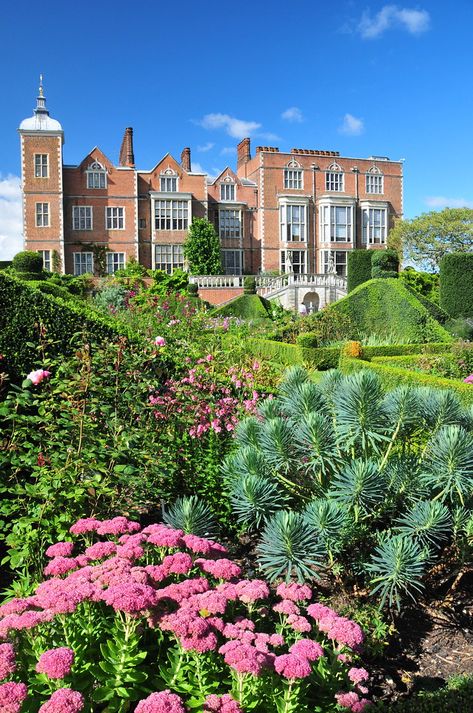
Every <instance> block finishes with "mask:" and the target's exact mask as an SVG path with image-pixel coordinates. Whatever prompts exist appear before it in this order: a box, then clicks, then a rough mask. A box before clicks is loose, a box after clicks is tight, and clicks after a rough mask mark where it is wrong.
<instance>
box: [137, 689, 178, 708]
mask: <svg viewBox="0 0 473 713" xmlns="http://www.w3.org/2000/svg"><path fill="white" fill-rule="evenodd" d="M135 713H185V708H184V704H183V703H182V700H181V698H179V696H177V695H176V694H175V693H171V691H169V690H168V689H166V690H165V691H160V692H159V693H151V695H149V696H148V697H147V698H144V699H143V700H142V701H140V702H139V703H138V705H137V706H136V708H135Z"/></svg>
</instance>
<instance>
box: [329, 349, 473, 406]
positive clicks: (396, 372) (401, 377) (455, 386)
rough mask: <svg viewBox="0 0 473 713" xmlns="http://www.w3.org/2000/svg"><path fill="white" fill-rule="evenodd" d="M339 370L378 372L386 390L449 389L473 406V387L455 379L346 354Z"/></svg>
mask: <svg viewBox="0 0 473 713" xmlns="http://www.w3.org/2000/svg"><path fill="white" fill-rule="evenodd" d="M339 368H340V369H341V370H342V371H343V372H344V373H346V374H349V373H351V372H353V371H359V370H360V369H371V370H372V371H374V372H376V373H377V374H378V376H379V377H380V379H381V382H382V384H383V386H384V387H385V388H386V389H388V390H389V389H394V388H396V386H401V384H404V385H408V386H431V387H434V388H437V389H449V390H450V391H454V392H455V393H456V395H457V396H458V398H459V399H460V401H462V403H464V404H465V405H466V406H471V405H473V385H471V384H464V383H463V382H461V381H454V380H453V379H444V378H442V377H438V376H431V375H430V374H422V373H421V372H416V371H409V369H403V368H402V367H396V366H388V365H385V364H381V363H380V362H376V361H365V360H364V359H353V358H352V357H347V356H345V355H344V354H342V355H341V356H340V361H339Z"/></svg>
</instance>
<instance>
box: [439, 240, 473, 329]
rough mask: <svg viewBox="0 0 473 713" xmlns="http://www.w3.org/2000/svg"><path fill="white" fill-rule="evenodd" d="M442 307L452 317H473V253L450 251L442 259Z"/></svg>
mask: <svg viewBox="0 0 473 713" xmlns="http://www.w3.org/2000/svg"><path fill="white" fill-rule="evenodd" d="M440 307H441V308H442V309H443V310H445V312H447V314H449V315H450V317H473V254H471V253H450V255H445V256H444V257H443V258H442V260H441V261H440Z"/></svg>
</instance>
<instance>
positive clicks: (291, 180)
mask: <svg viewBox="0 0 473 713" xmlns="http://www.w3.org/2000/svg"><path fill="white" fill-rule="evenodd" d="M302 177H303V173H302V168H301V166H300V164H298V163H297V161H290V162H289V163H288V164H287V168H285V169H284V188H295V189H298V190H300V189H301V188H303V183H302Z"/></svg>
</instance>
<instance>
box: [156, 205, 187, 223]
mask: <svg viewBox="0 0 473 713" xmlns="http://www.w3.org/2000/svg"><path fill="white" fill-rule="evenodd" d="M188 225H189V203H188V201H174V200H157V201H156V202H155V204H154V227H155V228H156V230H187V227H188Z"/></svg>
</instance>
